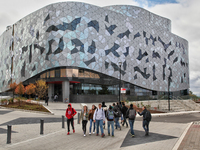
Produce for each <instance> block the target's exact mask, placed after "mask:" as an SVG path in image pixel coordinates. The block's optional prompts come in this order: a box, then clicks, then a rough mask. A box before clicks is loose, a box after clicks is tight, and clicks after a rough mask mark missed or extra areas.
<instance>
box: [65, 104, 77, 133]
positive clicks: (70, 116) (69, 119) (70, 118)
mask: <svg viewBox="0 0 200 150" xmlns="http://www.w3.org/2000/svg"><path fill="white" fill-rule="evenodd" d="M76 113H77V112H76V110H75V109H74V108H72V105H71V104H70V103H69V104H68V108H67V109H66V114H65V116H66V117H67V127H68V133H67V135H69V134H70V129H69V126H70V122H71V126H72V129H73V133H75V129H74V118H73V117H74V116H75V115H76Z"/></svg>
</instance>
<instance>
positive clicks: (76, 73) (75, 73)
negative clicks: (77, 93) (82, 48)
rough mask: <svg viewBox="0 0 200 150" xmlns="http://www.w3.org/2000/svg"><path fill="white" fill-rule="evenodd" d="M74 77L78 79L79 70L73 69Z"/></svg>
mask: <svg viewBox="0 0 200 150" xmlns="http://www.w3.org/2000/svg"><path fill="white" fill-rule="evenodd" d="M72 77H78V69H72Z"/></svg>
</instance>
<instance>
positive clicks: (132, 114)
mask: <svg viewBox="0 0 200 150" xmlns="http://www.w3.org/2000/svg"><path fill="white" fill-rule="evenodd" d="M126 116H127V117H128V119H129V125H130V129H131V136H132V137H134V136H135V133H134V130H133V125H134V121H135V116H136V111H135V109H134V108H133V104H130V108H129V109H128V111H127V113H126Z"/></svg>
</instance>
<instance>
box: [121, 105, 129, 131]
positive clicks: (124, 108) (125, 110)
mask: <svg viewBox="0 0 200 150" xmlns="http://www.w3.org/2000/svg"><path fill="white" fill-rule="evenodd" d="M127 110H128V108H127V107H126V106H125V104H124V103H122V114H123V117H124V121H123V123H122V126H124V124H125V123H126V127H127V128H128V123H127V121H126V118H127V116H126V112H127Z"/></svg>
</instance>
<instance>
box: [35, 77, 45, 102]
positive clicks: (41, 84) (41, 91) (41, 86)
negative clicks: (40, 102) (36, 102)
mask: <svg viewBox="0 0 200 150" xmlns="http://www.w3.org/2000/svg"><path fill="white" fill-rule="evenodd" d="M47 89H48V86H47V84H46V81H44V80H42V79H41V80H38V81H36V88H35V92H36V94H37V95H38V98H39V99H40V98H42V97H44V96H45V95H46V92H47Z"/></svg>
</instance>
